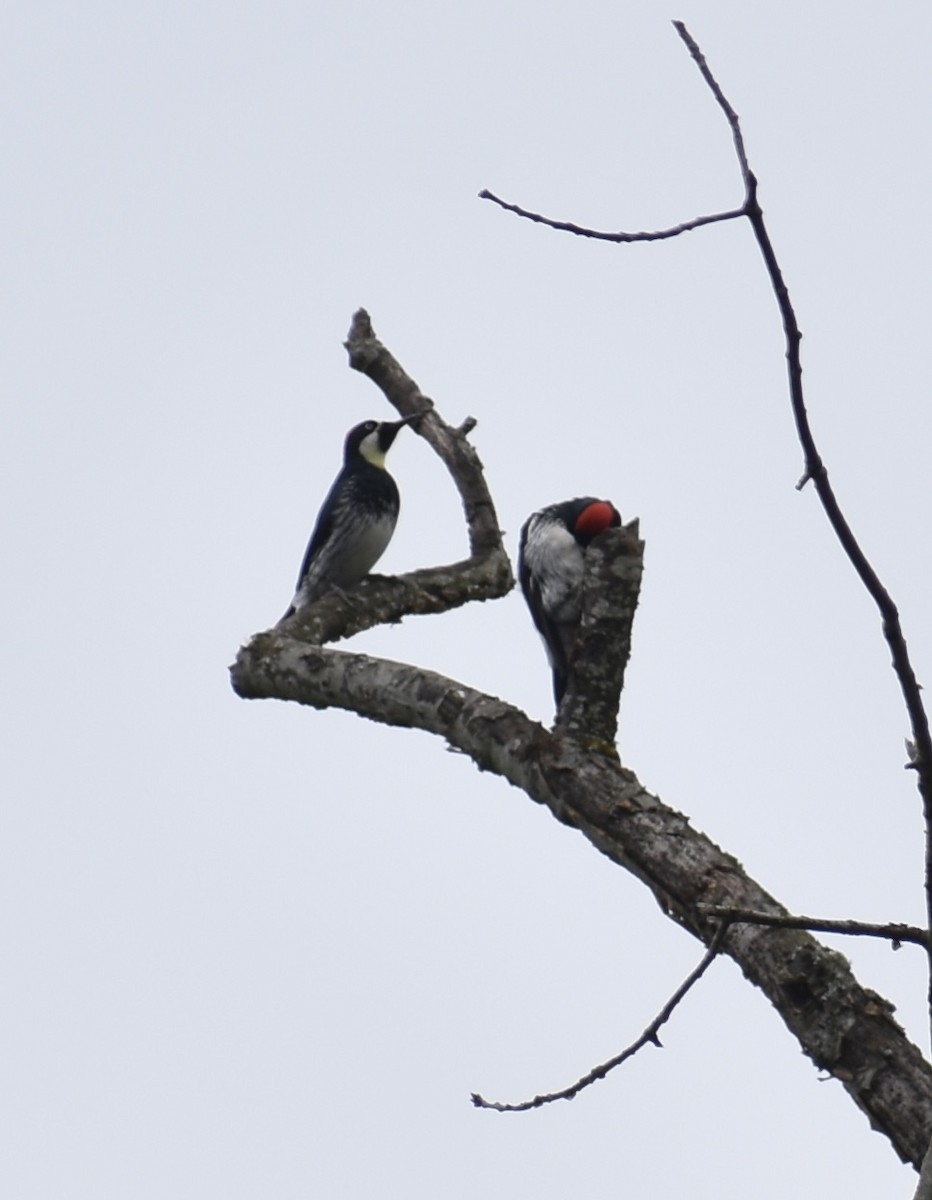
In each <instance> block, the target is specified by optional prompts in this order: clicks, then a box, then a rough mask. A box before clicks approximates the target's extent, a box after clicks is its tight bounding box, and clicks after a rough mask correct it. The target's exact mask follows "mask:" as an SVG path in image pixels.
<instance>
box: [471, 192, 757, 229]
mask: <svg viewBox="0 0 932 1200" xmlns="http://www.w3.org/2000/svg"><path fill="white" fill-rule="evenodd" d="M479 199H480V200H491V201H492V203H493V204H497V205H498V206H499V208H504V209H505V210H506V212H513V213H516V214H517V215H518V216H519V217H524V218H525V219H526V220H528V221H535V222H536V223H537V224H538V225H546V226H547V227H548V229H559V230H560V231H561V232H563V233H575V234H576V235H577V237H587V238H594V239H595V240H596V241H599V242H662V241H664V240H665V239H666V238H674V237H679V235H680V234H681V233H688V232H689V231H690V230H691V229H701V228H702V226H703V225H715V224H716V223H717V222H718V221H734V220H736V219H737V218H738V217H743V216H745V211H744V208H743V207H742V208H731V209H729V210H728V211H727V212H719V213H710V214H708V215H707V216H704V217H694V218H693V219H692V220H691V221H683V223H682V224H681V225H673V226H671V227H670V228H669V229H654V230H642V231H641V232H640V233H624V232H623V231H619V232H618V233H608V232H606V231H605V230H601V229H587V228H586V226H585V225H574V224H573V222H572V221H554V220H553V219H552V218H551V217H545V216H543V214H542V213H536V212H531V211H530V209H527V208H521V207H520V206H519V205H517V204H509V203H508V201H507V200H502V199H501V198H500V197H499V196H496V195H495V193H494V192H490V191H489V189H488V188H483V189H482V191H481V192H480V193H479Z"/></svg>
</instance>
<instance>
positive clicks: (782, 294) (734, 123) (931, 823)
mask: <svg viewBox="0 0 932 1200" xmlns="http://www.w3.org/2000/svg"><path fill="white" fill-rule="evenodd" d="M673 24H674V27H675V28H676V31H677V33H678V34H679V35H680V37H681V38H682V39H683V42H684V43H685V45H686V47H687V49H688V50H689V53H690V55H691V56H692V58H693V61H694V62H695V63H696V66H697V67H698V68H699V70H700V72H701V73H702V77H703V79H704V80H705V81H706V83H707V84H708V85H709V87H710V88H711V90H712V93H713V95H714V96H715V98H716V100H717V101H718V103H719V105H720V106H721V108H722V111H723V112H724V113H725V116H726V117H727V119H728V124H729V125H730V126H731V131H732V135H733V137H734V141H735V149H736V151H737V154H738V161H739V163H740V164H741V173H742V176H743V178H744V184H745V188H746V192H747V201H746V206H745V207H746V211H747V216H748V220H749V221H750V222H751V228H752V229H753V230H754V237H755V238H756V240H757V244H758V246H759V247H760V251H761V254H762V255H763V259H764V264H765V266H766V268H767V274H768V275H769V276H770V282H771V285H772V287H773V291H774V295H775V296H776V299H777V304H778V306H779V308H780V317H781V319H782V321H783V332H784V335H785V338H786V362H787V371H788V374H789V386H790V403H791V405H792V409H793V417H794V420H795V422H796V432H797V434H798V436H799V441H800V444H801V445H802V448H803V455H804V458H805V472H804V474H803V477H802V479H801V480H800V482H799V484H798V485H797V486H798V487H803V486H804V485H805V484H806V482H807V481H808V480H810V479H811V480H812V482H813V485H814V487H815V489H816V493H817V494H818V497H819V500H820V502H821V504H822V508H823V509H824V510H825V515H826V516H827V517H828V521H829V524H830V525H831V527H832V529H833V531H834V533H835V536H836V537H837V538H838V541H839V542H840V543H841V547H842V549H843V550H844V552H845V554H846V555H847V556H848V560H849V561H850V563H851V565H852V566H853V567H854V569H855V571H856V572H857V575H858V578H859V579H860V580H861V582H862V583H863V584H864V587H865V588H866V589H867V591H868V593H869V595H870V596H871V599H872V600H873V601H874V603H875V604H876V605H877V608H878V610H879V612H880V616H881V624H882V628H883V635H884V637H885V638H886V640H887V644H888V646H889V647H890V653H891V654H892V656H893V670H894V673H895V674H896V677H897V679H898V680H899V684H900V690H901V691H902V694H903V700H904V702H905V704H906V711H907V713H908V714H909V720H910V725H911V727H912V734H913V742H914V743H915V746H916V759H915V769H916V772H917V774H918V777H919V794H920V796H921V797H922V806H923V816H924V818H925V827H926V864H925V892H926V918H927V922H928V926H929V928H930V929H932V734H930V731H929V718H928V716H927V714H926V711H925V706H924V704H923V702H922V694H921V690H920V686H919V682H918V680H917V679H916V673H915V671H914V670H913V665H912V663H911V661H910V658H909V651H908V649H907V647H906V639H905V637H904V636H903V630H902V627H901V625H900V615H899V611H898V609H897V607H896V604H894V602H893V598H892V597H891V596H890V593H889V592H888V591H887V589H886V588H885V587H884V585H883V584H882V583H881V581H880V577H879V576H878V575H877V572H876V571H875V570H874V568H873V567H872V566H871V564H870V562H869V561H868V559H867V556H866V554H865V553H864V551H863V550H862V549H861V546H860V544H859V542H858V540H857V538H856V537H855V536H854V532H853V531H852V529H851V526H850V525H849V524H848V521H847V519H846V518H845V516H844V514H843V513H842V511H841V507H840V505H839V503H838V500H837V498H836V496H835V491H834V489H833V488H832V485H831V483H830V482H829V477H828V471H827V470H826V468H825V464H824V462H823V461H822V457H821V455H820V454H819V451H818V449H817V447H816V443H815V438H814V437H813V434H812V429H811V427H810V425H809V414H808V412H807V410H806V404H805V400H804V397H803V371H802V364H801V362H800V357H799V343H800V341H801V340H802V334H801V332H800V329H799V323H798V322H797V320H796V313H795V311H794V309H793V305H792V303H791V301H790V294H789V290H788V289H787V286H786V283H785V282H784V279H783V273H782V271H781V270H780V266H779V263H778V262H777V256H776V253H775V252H774V248H773V244H772V242H771V241H770V235H769V234H768V232H767V227H766V225H765V223H764V214H763V211H762V210H761V207H760V204H759V203H758V200H757V179H756V177H755V175H754V173H753V171H752V170H751V168H750V166H749V164H748V160H747V155H746V153H745V150H744V140H743V138H742V136H741V127H740V124H739V121H738V116H737V113H736V112H735V110H734V109H733V108H732V107H731V105H730V104H729V103H728V101H727V100H726V99H725V97H724V95H723V94H722V90H721V88H720V87H719V85H718V83H717V82H716V80H715V77H714V76H713V75H712V72H711V71H710V70H709V67H708V64H707V63H706V61H705V58H704V56H703V54H702V52H701V50H700V49H699V47H698V45H697V44H696V42H695V41H694V40H693V38H692V37H691V36H690V34H689V31H688V30H687V29H686V26H685V25H684V24H683V22H682V21H674V22H673ZM926 947H927V950H928V954H929V988H928V1000H929V1015H930V1020H932V941H930V940H928V939H927V940H926Z"/></svg>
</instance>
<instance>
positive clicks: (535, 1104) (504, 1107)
mask: <svg viewBox="0 0 932 1200" xmlns="http://www.w3.org/2000/svg"><path fill="white" fill-rule="evenodd" d="M726 926H727V922H725V921H723V922H722V924H721V925H720V926H719V927H718V929H717V930H716V932H715V935H714V937H713V938H712V941H711V942H710V943H709V948H708V950H706V952H705V954H704V955H703V956H702V959H701V961H700V962H699V965H698V966H697V967H695V968H694V969H693V970H692V971H690V973H689V974H688V975H687V976H686V978H685V979H684V980H683V982H682V983H681V984H680V986H679V987H678V988H677V989H676V991H675V992H674V993H673V995H672V996H671V997H670V999H669V1000H668V1001H667V1002H666V1004H665V1005H664V1006H663V1008H662V1009H661V1010H660V1012H659V1013H658V1014H657V1016H656V1017H654V1019H653V1021H651V1023H650V1024H649V1025H648V1026H647V1028H646V1029H645V1030H644V1032H643V1033H642V1034H641V1036H640V1037H639V1038H636V1039H635V1041H633V1042H632V1043H631V1045H630V1046H627V1047H626V1048H625V1049H624V1050H622V1051H621V1053H620V1054H616V1055H615V1056H614V1058H610V1059H609V1060H608V1061H607V1062H604V1063H601V1064H600V1065H599V1066H597V1067H593V1068H592V1070H591V1071H588V1072H587V1073H586V1074H585V1075H583V1077H582V1078H581V1079H577V1080H576V1082H575V1083H572V1084H570V1086H569V1087H566V1088H563V1089H562V1091H559V1092H548V1093H547V1094H546V1095H543V1096H535V1097H534V1099H533V1100H523V1101H521V1102H520V1103H518V1104H502V1103H500V1102H499V1101H495V1100H485V1099H483V1097H482V1096H480V1095H479V1093H478V1092H473V1094H472V1097H471V1099H472V1102H473V1104H474V1105H475V1106H476V1108H491V1109H494V1110H495V1111H496V1112H527V1111H528V1110H529V1109H532V1108H542V1107H543V1106H544V1105H545V1104H551V1103H552V1102H553V1101H554V1100H572V1099H573V1098H574V1097H575V1096H578V1095H579V1093H580V1092H581V1091H582V1090H583V1088H587V1087H590V1086H591V1085H592V1084H593V1083H596V1082H597V1081H598V1080H599V1079H604V1078H605V1076H606V1075H607V1074H608V1073H609V1071H614V1069H615V1068H616V1067H620V1066H621V1064H622V1063H623V1062H626V1061H627V1060H628V1059H629V1058H633V1057H634V1055H635V1054H637V1052H638V1051H639V1050H641V1049H643V1048H644V1047H645V1046H646V1045H648V1044H650V1045H653V1046H660V1045H661V1041H660V1038H659V1037H658V1034H659V1033H660V1030H661V1028H662V1026H664V1025H665V1024H666V1023H667V1021H669V1020H670V1018H671V1017H672V1016H673V1012H674V1009H675V1008H676V1007H677V1005H678V1004H679V1003H680V1001H681V1000H682V999H683V998H684V996H685V995H686V993H687V992H688V991H689V990H690V988H692V987H693V985H694V984H696V983H698V982H699V980H700V979H701V978H702V976H703V975H704V974H705V973H706V971H707V969H708V968H709V967H710V966H711V965H712V960H713V959H715V958H716V957H717V956H718V952H719V949H720V947H721V944H722V936H723V934H724V932H725V928H726Z"/></svg>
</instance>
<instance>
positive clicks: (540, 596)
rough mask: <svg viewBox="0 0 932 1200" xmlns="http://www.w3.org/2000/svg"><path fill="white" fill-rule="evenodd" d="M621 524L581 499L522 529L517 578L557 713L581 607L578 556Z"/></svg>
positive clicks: (612, 512) (603, 503)
mask: <svg viewBox="0 0 932 1200" xmlns="http://www.w3.org/2000/svg"><path fill="white" fill-rule="evenodd" d="M620 524H621V516H620V514H619V513H618V510H617V509H616V508H615V506H614V505H613V504H612V503H611V502H610V501H608V500H597V499H595V497H594V496H581V497H579V498H578V499H576V500H564V501H563V502H562V503H560V504H551V505H549V507H547V508H542V509H541V510H540V512H536V513H532V514H531V516H530V517H528V519H527V520H526V521H525V522H524V525H523V526H522V528H521V539H520V542H519V545H518V578H519V579H520V581H521V590H522V591H523V592H524V598H525V600H526V601H527V606H528V608H529V609H530V610H531V616H532V617H533V619H534V624H535V625H536V626H537V631H538V633H539V634H540V636H541V637H542V638H543V640H544V646H545V647H546V649H547V658H548V659H549V661H550V666H551V667H552V669H553V696H554V700H555V701H556V705H557V708H559V707H560V701H561V700H562V699H563V693H564V692H565V691H566V685H567V681H568V678H569V667H570V661H571V659H572V657H573V647H574V645H575V642H576V633H577V630H578V628H579V620H580V616H581V615H582V614H581V606H582V581H583V574H584V570H585V567H584V561H583V555H584V553H585V549H586V547H587V546H588V545H589V543H590V542H591V541H592V539H593V538H594V537H596V535H597V534H600V533H602V532H603V531H604V530H606V529H609V528H611V527H613V526H616V525H620Z"/></svg>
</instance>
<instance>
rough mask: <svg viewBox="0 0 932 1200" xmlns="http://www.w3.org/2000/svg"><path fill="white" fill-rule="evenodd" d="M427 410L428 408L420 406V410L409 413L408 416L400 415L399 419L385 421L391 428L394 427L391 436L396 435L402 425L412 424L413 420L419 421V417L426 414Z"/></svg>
mask: <svg viewBox="0 0 932 1200" xmlns="http://www.w3.org/2000/svg"><path fill="white" fill-rule="evenodd" d="M429 411H430V410H429V409H426V408H422V409H421V411H420V412H416V413H411V414H410V416H407V417H402V418H401V420H400V421H391V422H387V424H390V426H391V428H392V429H394V431H395V434H394V435H393V436H397V434H399V433H400V432H401V429H402V427H403V426H404V425H413V424H414V422H415V421H419V420H420V419H421V417H424V416H426V415H427V413H428V412H429ZM416 429H417V426H416V425H415V430H416Z"/></svg>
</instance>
